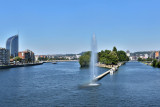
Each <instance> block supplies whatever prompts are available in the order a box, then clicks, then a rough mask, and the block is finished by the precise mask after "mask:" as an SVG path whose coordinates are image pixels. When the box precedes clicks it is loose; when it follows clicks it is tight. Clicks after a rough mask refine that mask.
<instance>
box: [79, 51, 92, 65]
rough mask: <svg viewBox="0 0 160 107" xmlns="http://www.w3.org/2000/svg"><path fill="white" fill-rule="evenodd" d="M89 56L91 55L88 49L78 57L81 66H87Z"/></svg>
mask: <svg viewBox="0 0 160 107" xmlns="http://www.w3.org/2000/svg"><path fill="white" fill-rule="evenodd" d="M90 56H91V52H89V51H88V52H86V53H84V54H83V55H82V56H81V57H80V58H79V63H80V65H81V67H89V64H90Z"/></svg>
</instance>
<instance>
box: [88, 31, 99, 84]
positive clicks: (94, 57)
mask: <svg viewBox="0 0 160 107" xmlns="http://www.w3.org/2000/svg"><path fill="white" fill-rule="evenodd" d="M96 63H97V43H96V37H95V34H94V35H93V38H92V43H91V58H90V83H89V86H97V85H99V84H97V83H96V80H95V78H96V76H97V67H96Z"/></svg>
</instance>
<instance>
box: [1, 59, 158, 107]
mask: <svg viewBox="0 0 160 107" xmlns="http://www.w3.org/2000/svg"><path fill="white" fill-rule="evenodd" d="M107 70H108V69H106V68H98V74H102V73H104V72H105V71H107ZM89 75H90V74H89V69H87V68H84V69H81V68H80V65H79V63H78V62H58V63H57V64H52V63H44V64H43V65H38V66H30V67H20V68H11V69H1V70H0V107H8V106H9V107H35V106H38V107H54V106H62V107H63V106H65V107H71V106H90V107H92V106H93V107H137V106H138V107H139V106H144V107H147V106H157V107H159V106H160V101H159V99H160V69H158V68H153V67H151V66H147V65H145V64H142V63H140V62H128V63H126V64H125V65H123V66H121V67H120V68H119V70H118V71H117V72H116V73H114V74H113V75H107V76H106V77H104V78H103V79H102V80H100V81H98V83H100V84H101V85H100V86H98V87H88V88H87V87H85V88H82V87H81V86H82V85H83V84H84V83H86V82H88V80H89V79H90V78H89Z"/></svg>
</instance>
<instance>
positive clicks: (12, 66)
mask: <svg viewBox="0 0 160 107" xmlns="http://www.w3.org/2000/svg"><path fill="white" fill-rule="evenodd" d="M42 64H43V63H35V64H22V65H8V66H0V69H8V68H17V67H27V66H35V65H42Z"/></svg>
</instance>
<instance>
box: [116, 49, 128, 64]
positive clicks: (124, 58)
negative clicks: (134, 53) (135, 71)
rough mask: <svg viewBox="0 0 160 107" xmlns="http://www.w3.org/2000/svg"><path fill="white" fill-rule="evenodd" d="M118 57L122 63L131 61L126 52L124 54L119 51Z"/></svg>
mask: <svg viewBox="0 0 160 107" xmlns="http://www.w3.org/2000/svg"><path fill="white" fill-rule="evenodd" d="M117 55H118V58H119V61H120V62H122V61H129V57H128V56H127V55H126V52H124V51H118V52H117Z"/></svg>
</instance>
